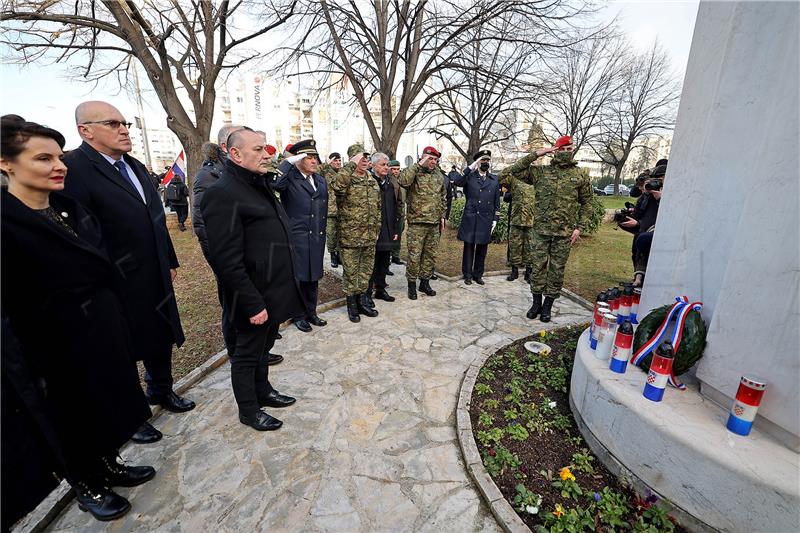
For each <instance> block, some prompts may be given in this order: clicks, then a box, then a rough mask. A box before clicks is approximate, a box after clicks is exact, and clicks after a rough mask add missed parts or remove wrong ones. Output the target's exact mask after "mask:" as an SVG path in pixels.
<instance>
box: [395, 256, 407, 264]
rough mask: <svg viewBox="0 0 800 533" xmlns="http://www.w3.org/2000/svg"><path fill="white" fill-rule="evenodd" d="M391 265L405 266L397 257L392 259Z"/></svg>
mask: <svg viewBox="0 0 800 533" xmlns="http://www.w3.org/2000/svg"><path fill="white" fill-rule="evenodd" d="M392 263H394V264H395V265H405V263H404V262H403V261H402V260H401V259H400V258H399V257H392Z"/></svg>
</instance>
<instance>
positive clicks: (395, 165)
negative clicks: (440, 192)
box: [387, 159, 406, 276]
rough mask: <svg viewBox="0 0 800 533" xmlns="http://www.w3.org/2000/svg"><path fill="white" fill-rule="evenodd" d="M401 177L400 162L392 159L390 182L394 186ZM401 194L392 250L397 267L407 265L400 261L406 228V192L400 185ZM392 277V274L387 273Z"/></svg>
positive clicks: (390, 163)
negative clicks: (395, 243)
mask: <svg viewBox="0 0 800 533" xmlns="http://www.w3.org/2000/svg"><path fill="white" fill-rule="evenodd" d="M399 177H400V161H398V160H397V159H392V160H391V161H389V181H391V182H392V184H397V178H399ZM398 188H399V193H400V198H401V202H400V222H399V223H398V225H397V246H396V247H395V249H394V250H392V263H394V264H395V265H405V263H403V261H402V260H401V259H400V241H402V240H403V230H404V229H405V228H406V190H405V189H403V188H402V187H400V186H399V185H398ZM387 274H389V275H390V276H391V275H392V272H391V271H389V272H387Z"/></svg>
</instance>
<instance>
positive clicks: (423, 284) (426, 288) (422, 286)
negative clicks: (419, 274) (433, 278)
mask: <svg viewBox="0 0 800 533" xmlns="http://www.w3.org/2000/svg"><path fill="white" fill-rule="evenodd" d="M419 290H421V291H422V292H424V293H425V294H427V295H428V296H436V291H435V290H433V289H432V288H431V282H430V281H428V280H427V279H421V280H419Z"/></svg>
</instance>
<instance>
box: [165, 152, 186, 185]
mask: <svg viewBox="0 0 800 533" xmlns="http://www.w3.org/2000/svg"><path fill="white" fill-rule="evenodd" d="M175 176H178V177H179V178H180V179H181V181H182V182H184V183H186V158H185V157H184V155H183V150H181V153H179V154H178V157H176V158H175V162H174V163H172V166H171V167H170V169H169V170H168V171H167V173H166V174H164V179H163V180H161V184H162V185H166V184H168V183H169V182H170V181H171V180H172V178H173V177H175Z"/></svg>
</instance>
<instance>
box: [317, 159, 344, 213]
mask: <svg viewBox="0 0 800 533" xmlns="http://www.w3.org/2000/svg"><path fill="white" fill-rule="evenodd" d="M318 174H319V175H320V176H322V177H323V178H325V183H326V184H327V185H328V218H330V217H335V216H337V215H338V212H339V209H338V206H337V205H336V193H335V192H334V191H333V178H335V177H336V169H334V168H333V167H332V166H330V165H329V164H328V163H325V164H324V165H322V167H320V169H319V171H318Z"/></svg>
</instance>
